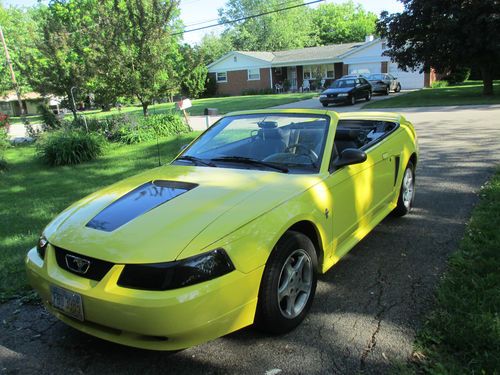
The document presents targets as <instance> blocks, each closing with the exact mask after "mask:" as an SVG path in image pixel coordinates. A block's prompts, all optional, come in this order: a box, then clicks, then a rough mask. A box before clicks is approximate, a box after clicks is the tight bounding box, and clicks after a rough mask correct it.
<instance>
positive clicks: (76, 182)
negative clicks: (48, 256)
mask: <svg viewBox="0 0 500 375" xmlns="http://www.w3.org/2000/svg"><path fill="white" fill-rule="evenodd" d="M196 134H197V133H190V134H187V135H183V136H179V137H174V138H167V139H164V140H163V141H161V142H160V150H161V156H162V159H163V160H162V161H163V162H168V161H170V160H171V159H172V158H173V157H174V156H175V155H176V154H177V152H178V151H179V148H180V146H182V145H183V144H186V143H188V142H189V141H191V140H192V139H193V138H194V136H195V135H196ZM5 157H6V159H7V161H8V164H9V170H8V171H7V172H4V173H0V301H1V300H2V299H5V298H11V297H13V296H16V295H21V294H24V293H25V292H26V290H28V289H27V285H26V279H25V274H24V265H23V257H24V255H25V254H26V252H27V250H29V249H30V248H31V247H33V246H34V244H35V243H36V240H37V238H38V236H39V234H40V232H41V231H42V229H43V228H44V227H45V226H46V225H47V224H48V222H49V221H50V220H51V219H52V218H54V216H55V215H57V214H58V213H59V212H60V211H62V210H63V209H64V208H65V207H67V206H69V205H70V204H71V203H72V202H74V201H76V200H77V199H79V198H82V197H84V196H85V195H88V194H90V193H92V192H93V191H95V190H97V189H99V188H101V187H103V186H106V185H110V184H111V183H113V182H115V181H117V180H120V179H123V178H125V177H128V176H131V175H134V174H137V173H139V172H141V171H143V170H146V169H149V168H153V167H155V166H157V165H158V161H157V148H156V142H150V143H145V144H140V145H134V146H128V145H119V144H111V145H110V146H109V149H108V150H107V152H106V155H105V156H103V157H101V158H100V159H98V160H96V161H93V162H89V163H85V164H81V165H77V166H65V167H53V168H51V167H47V166H45V165H43V164H41V163H39V162H38V160H37V159H36V158H35V147H34V146H23V147H14V148H11V149H9V150H8V151H7V153H6V155H5Z"/></svg>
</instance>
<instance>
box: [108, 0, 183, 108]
mask: <svg viewBox="0 0 500 375" xmlns="http://www.w3.org/2000/svg"><path fill="white" fill-rule="evenodd" d="M103 3H104V9H103V8H102V7H101V9H103V12H104V14H105V15H106V18H107V19H106V20H104V21H100V25H101V27H100V30H101V37H103V38H104V39H105V40H108V41H109V42H108V43H107V45H108V46H109V48H108V51H106V53H105V55H104V56H106V58H108V59H109V60H108V63H107V64H106V65H105V67H106V69H103V70H104V73H109V72H111V73H110V74H109V75H108V76H106V75H105V74H101V77H102V78H103V79H105V80H106V82H108V83H109V85H115V86H116V91H117V92H118V91H122V92H123V93H125V94H127V95H133V96H135V97H136V98H137V99H138V100H139V101H140V102H141V104H142V109H143V113H144V116H147V114H148V106H149V105H150V104H151V103H152V102H153V100H154V99H155V98H157V97H159V96H165V95H167V96H171V95H172V94H173V93H175V92H177V91H178V90H179V87H180V76H179V74H178V73H179V72H178V67H179V65H180V59H181V55H180V52H179V48H178V45H179V38H180V36H174V35H173V34H174V33H175V32H176V31H178V30H180V27H181V24H180V21H179V0H168V1H162V0H108V1H105V2H103ZM101 18H103V17H101ZM103 43H105V41H103ZM110 52H111V53H110ZM101 56H102V54H101Z"/></svg>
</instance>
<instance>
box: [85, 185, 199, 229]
mask: <svg viewBox="0 0 500 375" xmlns="http://www.w3.org/2000/svg"><path fill="white" fill-rule="evenodd" d="M196 186H198V185H197V184H192V183H188V182H179V181H166V180H154V181H150V182H146V183H145V184H143V185H141V186H139V187H137V188H135V189H134V190H132V191H130V192H128V193H127V194H125V195H124V196H123V197H121V198H119V199H117V200H116V201H114V202H113V203H111V204H110V205H109V206H107V207H106V208H105V209H104V210H102V211H101V212H99V213H98V214H97V215H96V216H95V217H94V218H93V219H92V220H90V221H89V222H88V223H87V225H86V227H87V228H93V229H97V230H102V231H104V232H112V231H114V230H115V229H117V228H119V227H121V226H122V225H124V224H126V223H128V222H129V221H132V220H134V219H135V218H137V217H139V216H141V215H143V214H145V213H146V212H148V211H151V210H152V209H154V208H156V207H158V206H160V205H162V204H163V203H166V202H168V201H170V200H172V199H174V198H176V197H178V196H179V195H181V194H184V193H185V192H187V191H189V190H191V189H194V188H195V187H196Z"/></svg>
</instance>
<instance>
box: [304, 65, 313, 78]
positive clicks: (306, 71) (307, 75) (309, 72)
mask: <svg viewBox="0 0 500 375" xmlns="http://www.w3.org/2000/svg"><path fill="white" fill-rule="evenodd" d="M303 75H304V79H311V78H312V66H311V65H307V66H304V73H303Z"/></svg>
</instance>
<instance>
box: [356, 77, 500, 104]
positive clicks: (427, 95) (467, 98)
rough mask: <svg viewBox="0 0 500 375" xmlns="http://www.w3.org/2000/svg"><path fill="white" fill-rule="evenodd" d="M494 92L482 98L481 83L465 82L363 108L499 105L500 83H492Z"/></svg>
mask: <svg viewBox="0 0 500 375" xmlns="http://www.w3.org/2000/svg"><path fill="white" fill-rule="evenodd" d="M494 92H495V95H493V96H484V95H483V83H482V81H467V82H465V83H463V84H460V85H456V86H447V87H440V88H425V89H422V90H418V91H412V92H409V93H407V94H403V95H398V96H395V97H393V98H390V99H387V100H381V101H376V102H371V103H368V104H366V105H365V106H363V108H364V109H365V108H403V107H432V106H451V105H479V104H500V81H495V82H494Z"/></svg>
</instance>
